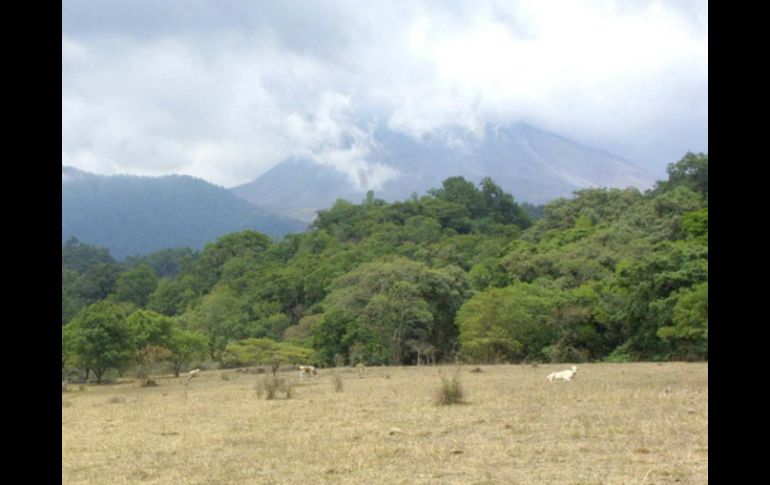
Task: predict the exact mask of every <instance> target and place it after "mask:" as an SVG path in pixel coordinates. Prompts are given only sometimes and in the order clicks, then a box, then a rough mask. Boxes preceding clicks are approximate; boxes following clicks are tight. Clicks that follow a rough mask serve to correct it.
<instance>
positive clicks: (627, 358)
mask: <svg viewBox="0 0 770 485" xmlns="http://www.w3.org/2000/svg"><path fill="white" fill-rule="evenodd" d="M633 361H634V358H633V357H632V356H631V354H629V353H628V351H627V350H626V349H625V348H624V347H618V348H617V349H615V350H613V351H612V353H610V355H608V356H607V357H605V358H604V362H611V363H615V364H621V363H624V362H633Z"/></svg>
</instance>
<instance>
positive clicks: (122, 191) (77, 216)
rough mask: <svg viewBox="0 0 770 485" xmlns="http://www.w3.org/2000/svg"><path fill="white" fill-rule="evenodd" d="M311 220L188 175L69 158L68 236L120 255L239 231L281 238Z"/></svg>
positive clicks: (65, 183)
mask: <svg viewBox="0 0 770 485" xmlns="http://www.w3.org/2000/svg"><path fill="white" fill-rule="evenodd" d="M306 227H307V225H306V224H305V223H303V222H301V221H297V220H294V219H291V218H288V217H286V216H281V215H277V214H274V213H271V212H270V211H267V210H265V209H262V208H260V207H257V206H255V205H253V204H251V203H249V202H247V201H244V200H242V199H239V198H237V197H236V196H234V195H233V194H232V193H231V192H230V191H228V190H227V189H225V188H224V187H220V186H217V185H214V184H212V183H209V182H207V181H205V180H202V179H199V178H196V177H192V176H189V175H166V176H162V177H148V176H138V175H97V174H93V173H89V172H84V171H82V170H79V169H76V168H74V167H69V166H62V243H63V242H64V241H66V240H67V239H69V238H70V237H76V238H77V239H79V240H80V241H83V242H86V243H89V244H95V245H99V246H104V247H107V248H109V249H110V253H111V254H112V255H113V257H115V258H118V259H122V258H124V257H126V256H129V255H141V254H147V253H150V252H153V251H157V250H160V249H166V248H174V247H185V246H186V247H190V248H192V249H195V250H197V249H201V248H202V247H203V245H205V243H207V242H212V241H214V240H216V238H217V237H219V236H221V235H223V234H227V233H230V232H234V231H240V230H246V229H253V230H257V231H260V232H263V233H265V234H267V235H269V236H271V237H274V238H279V237H281V236H283V235H285V234H288V233H291V232H301V231H302V230H304V229H305V228H306Z"/></svg>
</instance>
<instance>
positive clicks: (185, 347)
mask: <svg viewBox="0 0 770 485" xmlns="http://www.w3.org/2000/svg"><path fill="white" fill-rule="evenodd" d="M166 346H167V348H168V350H169V351H170V352H171V355H170V357H169V358H168V360H169V361H170V362H171V363H172V364H173V366H174V376H176V377H179V372H181V370H182V366H184V365H185V364H189V363H190V362H192V361H193V360H195V359H197V358H200V357H202V356H203V355H205V354H206V352H207V351H208V349H209V342H208V338H207V337H206V336H205V335H203V334H202V333H200V332H195V331H191V330H185V329H182V328H179V327H178V326H174V327H172V330H171V336H170V338H169V339H168V341H167V342H166Z"/></svg>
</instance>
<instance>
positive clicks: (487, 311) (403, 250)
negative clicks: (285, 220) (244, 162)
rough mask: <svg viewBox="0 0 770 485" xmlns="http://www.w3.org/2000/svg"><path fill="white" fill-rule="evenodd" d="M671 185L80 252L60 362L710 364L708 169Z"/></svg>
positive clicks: (412, 206)
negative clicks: (277, 233) (282, 234)
mask: <svg viewBox="0 0 770 485" xmlns="http://www.w3.org/2000/svg"><path fill="white" fill-rule="evenodd" d="M668 175H669V176H668V180H666V181H661V182H659V183H658V184H657V185H656V187H655V188H654V189H653V190H650V191H647V192H645V193H641V192H640V191H638V190H636V189H625V190H620V189H587V190H581V191H578V192H576V193H575V194H574V198H572V199H558V200H555V201H553V202H551V203H549V204H547V205H545V207H540V208H538V207H533V206H524V205H519V204H518V203H516V202H515V201H514V199H513V197H512V196H511V195H510V194H507V193H505V192H504V191H502V190H501V189H500V187H499V186H497V185H496V184H495V183H494V182H493V181H492V180H490V179H485V180H483V181H482V182H481V184H479V186H478V187H477V186H475V185H474V184H473V183H471V182H468V181H466V180H465V179H463V178H461V177H452V178H449V179H447V180H445V181H444V182H443V184H442V186H441V187H440V188H437V189H433V190H431V191H429V192H428V194H426V195H424V196H422V197H417V196H416V195H415V196H413V197H412V198H411V199H409V200H406V201H402V202H396V203H390V204H389V203H386V202H385V201H382V200H379V199H377V198H375V197H374V194H372V193H369V194H368V195H367V198H366V200H364V201H362V202H361V203H360V204H354V203H351V202H348V201H345V200H338V201H337V202H336V204H335V205H334V206H333V207H331V208H330V209H328V210H325V211H321V212H320V213H319V215H318V217H317V219H316V221H315V222H314V223H313V225H312V227H311V229H310V230H309V231H308V232H306V233H303V234H296V235H291V236H287V237H286V238H284V239H283V240H282V241H281V242H279V243H276V242H273V241H272V240H271V239H270V238H269V237H267V236H265V235H264V234H260V233H257V232H253V231H245V232H240V233H233V234H228V235H226V236H223V237H220V238H219V239H218V240H217V242H215V243H211V244H208V245H207V246H206V247H205V248H204V249H203V250H202V251H200V252H199V253H196V252H192V251H190V250H187V249H169V250H164V251H160V252H157V253H153V254H151V255H148V256H144V257H133V258H128V259H127V260H126V261H125V262H124V263H121V264H118V263H117V262H115V261H114V260H113V259H112V258H111V257H110V255H109V253H108V252H107V250H105V249H103V248H98V247H94V246H90V245H87V244H81V243H79V242H78V241H76V240H70V241H68V242H67V243H66V244H65V245H64V246H63V249H62V324H63V325H64V329H63V330H64V331H63V335H64V341H63V360H62V365H63V367H65V368H68V367H72V368H81V369H84V368H88V369H91V370H93V371H94V372H95V373H97V372H98V373H100V372H103V370H104V369H106V368H118V369H125V368H127V367H128V366H130V365H132V364H134V365H136V366H138V367H140V368H141V367H142V366H143V365H144V364H146V362H148V361H166V362H174V365H175V366H176V369H177V370H178V369H179V367H180V366H181V365H183V364H184V363H185V361H190V360H194V359H213V360H217V361H219V362H220V363H222V364H223V365H247V364H254V363H269V362H268V361H276V360H282V361H285V362H313V363H315V364H318V365H330V364H332V363H335V362H336V363H340V362H346V363H353V364H354V363H356V362H359V361H362V362H365V363H368V364H413V363H417V362H426V361H450V360H451V361H454V360H456V359H463V360H467V361H475V362H524V361H551V362H559V361H570V362H580V361H597V360H606V361H631V360H666V359H707V358H708V156H707V155H705V154H692V153H688V154H687V155H686V156H685V157H684V158H683V159H682V160H680V161H679V162H677V163H675V164H671V165H670V166H669V167H668ZM99 375H100V374H99ZM97 377H98V376H97Z"/></svg>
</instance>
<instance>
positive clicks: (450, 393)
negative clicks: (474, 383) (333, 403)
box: [436, 369, 465, 406]
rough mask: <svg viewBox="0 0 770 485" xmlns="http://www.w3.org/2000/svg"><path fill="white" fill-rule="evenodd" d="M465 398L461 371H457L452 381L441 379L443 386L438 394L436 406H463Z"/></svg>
mask: <svg viewBox="0 0 770 485" xmlns="http://www.w3.org/2000/svg"><path fill="white" fill-rule="evenodd" d="M464 398H465V395H464V392H463V388H462V385H461V384H460V369H457V371H456V372H455V375H454V376H453V377H452V379H447V378H446V377H443V376H442V377H441V386H440V387H439V388H438V391H437V392H436V404H437V405H438V406H448V405H450V404H462V403H464V402H465V399H464Z"/></svg>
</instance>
